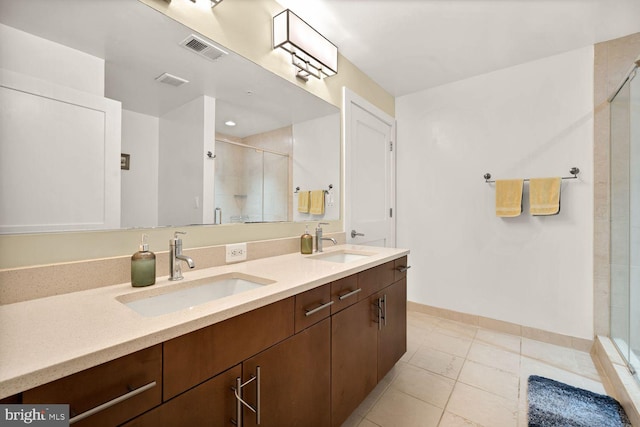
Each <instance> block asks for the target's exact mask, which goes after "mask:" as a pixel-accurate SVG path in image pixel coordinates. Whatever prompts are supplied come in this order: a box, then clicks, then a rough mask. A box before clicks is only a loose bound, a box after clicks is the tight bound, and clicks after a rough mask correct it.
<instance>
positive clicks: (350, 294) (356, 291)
mask: <svg viewBox="0 0 640 427" xmlns="http://www.w3.org/2000/svg"><path fill="white" fill-rule="evenodd" d="M361 290H362V288H358V289H355V290H353V291H351V292H347V293H346V294H342V295H339V296H338V299H339V300H340V301H342V300H343V299H347V298H349V297H350V296H352V295H355V294H357V293H358V292H360V291H361Z"/></svg>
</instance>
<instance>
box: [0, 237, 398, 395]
mask: <svg viewBox="0 0 640 427" xmlns="http://www.w3.org/2000/svg"><path fill="white" fill-rule="evenodd" d="M331 252H334V253H335V255H340V254H347V253H352V254H358V253H360V254H363V255H367V256H366V257H358V256H354V257H353V258H354V259H347V260H346V262H345V261H344V260H343V262H334V261H329V260H327V259H322V258H320V257H318V254H315V255H301V254H299V253H292V254H287V255H280V256H274V257H269V258H261V259H257V260H253V261H246V262H241V263H235V264H228V265H224V266H219V267H211V268H206V269H202V270H195V271H189V270H188V269H184V270H183V274H184V279H183V280H182V281H178V282H172V281H169V280H168V277H166V276H165V277H160V278H158V279H157V280H156V284H155V285H153V286H150V287H145V288H133V287H131V284H130V283H122V284H119V285H113V286H106V287H100V288H95V289H90V290H87V291H80V292H74V293H68V294H63V295H57V296H52V297H47V298H40V299H35V300H30V301H25V302H19V303H14V304H7V305H2V306H0V399H1V398H4V397H7V396H11V395H13V394H15V393H18V392H21V391H24V390H28V389H30V388H33V387H36V386H39V385H42V384H46V383H48V382H50V381H54V380H56V379H59V378H62V377H65V376H67V375H71V374H73V373H76V372H79V371H82V370H84V369H87V368H90V367H93V366H97V365H99V364H101V363H104V362H108V361H110V360H113V359H116V358H118V357H121V356H124V355H127V354H130V353H133V352H135V351H138V350H141V349H144V348H147V347H150V346H152V345H155V344H159V343H161V342H164V341H167V340H170V339H172V338H175V337H178V336H180V335H183V334H187V333H189V332H192V331H195V330H197V329H200V328H203V327H206V326H209V325H212V324H214V323H217V322H220V321H223V320H226V319H229V318H231V317H234V316H237V315H240V314H243V313H246V312H248V311H251V310H254V309H256V308H259V307H263V306H265V305H268V304H271V303H273V302H276V301H279V300H282V299H284V298H288V297H290V296H293V295H296V294H299V293H301V292H304V291H307V290H309V289H313V288H315V287H318V286H320V285H323V284H326V283H329V282H332V281H334V280H338V279H341V278H343V277H347V276H350V275H352V274H355V273H358V272H360V271H364V270H366V269H369V268H371V267H375V266H377V265H380V264H384V263H385V262H387V261H391V260H393V259H396V258H399V257H401V256H404V255H407V254H408V253H409V251H408V250H406V249H395V248H380V247H372V246H358V245H340V246H334V247H331V248H327V249H326V250H325V253H326V254H330V253H331ZM197 261H198V260H197V259H196V260H195V262H196V264H197ZM218 276H223V277H229V276H231V277H239V278H247V277H248V278H249V280H251V279H250V278H251V277H253V278H259V279H261V280H264V282H265V283H269V284H264V286H259V287H256V288H255V289H251V290H246V291H244V292H240V293H236V294H232V295H229V296H225V297H222V298H219V299H214V300H211V301H208V302H203V303H199V304H198V305H195V306H192V307H188V308H185V309H179V310H177V311H171V312H168V313H167V314H161V315H156V316H149V317H146V316H143V315H141V314H139V313H138V312H136V311H134V309H132V308H130V307H128V306H127V305H125V303H126V302H130V301H132V300H139V298H138V297H146V296H149V295H154V294H158V293H160V294H162V293H164V291H165V290H166V291H167V292H169V291H173V290H174V289H176V288H185V287H189V285H190V284H191V283H192V282H194V281H197V282H198V283H202V282H205V281H207V280H205V279H208V278H211V279H212V280H214V279H215V278H216V277H218ZM265 279H266V280H265Z"/></svg>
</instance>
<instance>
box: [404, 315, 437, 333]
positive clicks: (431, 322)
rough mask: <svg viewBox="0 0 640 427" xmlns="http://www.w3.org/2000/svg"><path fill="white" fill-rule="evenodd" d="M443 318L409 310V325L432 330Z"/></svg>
mask: <svg viewBox="0 0 640 427" xmlns="http://www.w3.org/2000/svg"><path fill="white" fill-rule="evenodd" d="M440 322H441V319H438V318H437V317H433V316H430V315H428V314H424V313H416V312H411V311H410V312H408V313H407V325H410V326H415V327H416V328H419V329H423V330H431V329H433V328H435V327H436V326H437V325H438V324H439V323H440Z"/></svg>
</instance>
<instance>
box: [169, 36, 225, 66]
mask: <svg viewBox="0 0 640 427" xmlns="http://www.w3.org/2000/svg"><path fill="white" fill-rule="evenodd" d="M180 46H182V47H184V48H185V49H189V50H190V51H192V52H195V53H197V54H198V55H200V56H204V57H205V58H207V59H209V60H211V61H215V60H216V59H218V58H220V57H221V56H222V55H226V54H227V52H225V51H224V50H222V49H220V48H218V47H216V46H214V45H213V44H211V43H209V42H208V41H206V40H204V39H203V38H201V37H198V36H196V35H193V34H191V35H190V36H189V37H187V38H186V39H184V40H182V42H180Z"/></svg>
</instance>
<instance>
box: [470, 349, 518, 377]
mask: <svg viewBox="0 0 640 427" xmlns="http://www.w3.org/2000/svg"><path fill="white" fill-rule="evenodd" d="M467 359H468V360H472V361H474V362H478V363H482V364H483V365H487V366H491V367H493V368H498V369H500V370H502V371H506V372H511V373H512V374H518V373H519V372H520V355H519V354H516V353H512V352H510V351H508V350H503V349H502V348H498V347H495V346H493V345H489V344H486V343H483V342H479V341H474V343H473V344H472V345H471V349H470V350H469V354H468V355H467Z"/></svg>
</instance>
